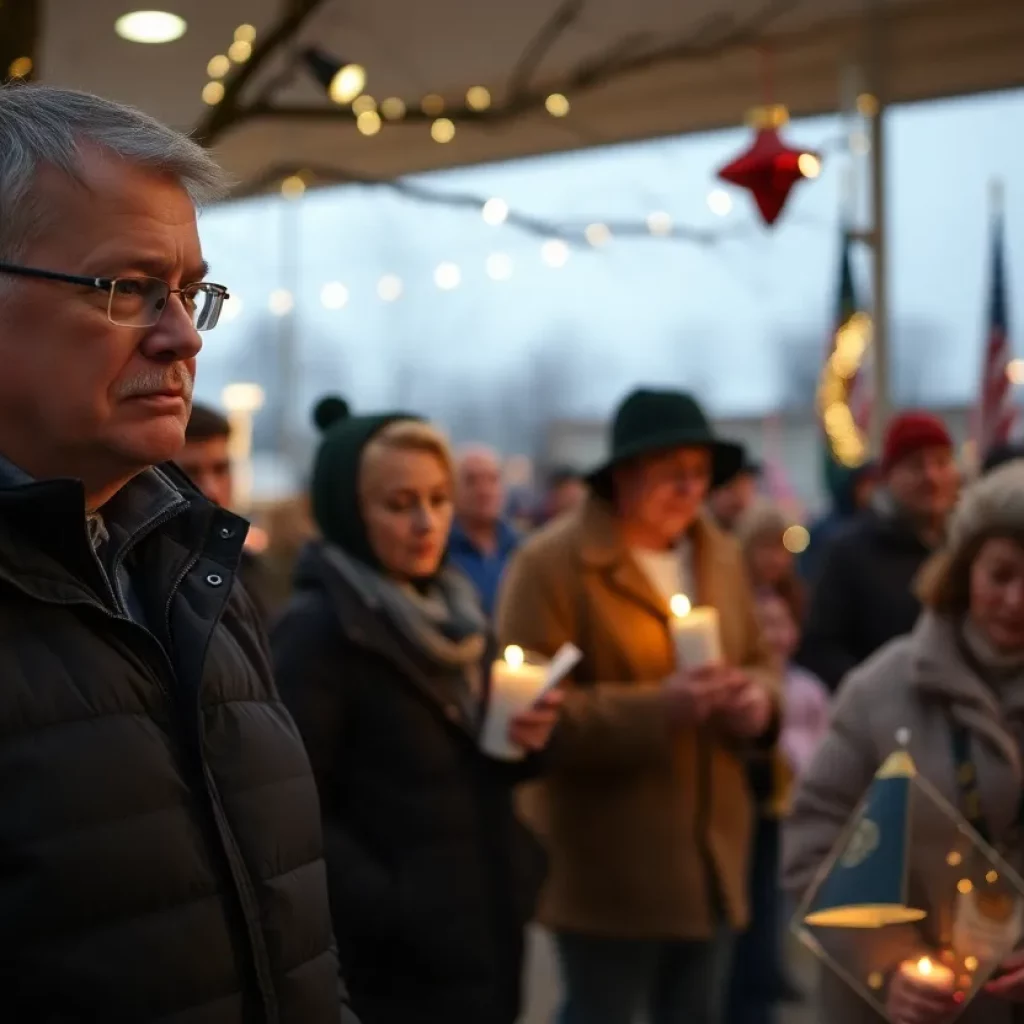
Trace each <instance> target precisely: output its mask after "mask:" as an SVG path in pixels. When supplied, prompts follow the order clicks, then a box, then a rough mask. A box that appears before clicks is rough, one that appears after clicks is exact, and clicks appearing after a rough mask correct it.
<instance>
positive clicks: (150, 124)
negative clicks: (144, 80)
mask: <svg viewBox="0 0 1024 1024" xmlns="http://www.w3.org/2000/svg"><path fill="white" fill-rule="evenodd" d="M84 145H85V146H87V145H93V146H97V147H99V148H101V149H105V150H107V151H109V152H110V153H113V154H114V155H116V156H118V157H121V158H122V159H123V160H125V161H126V162H128V163H132V164H137V165H139V166H141V167H145V168H151V169H152V170H153V171H155V172H157V173H161V174H167V175H170V176H172V177H174V178H176V179H177V180H178V181H179V182H180V183H181V186H182V188H184V189H185V191H186V192H187V193H188V195H189V197H190V198H191V199H192V201H193V203H195V205H196V206H197V207H201V206H205V205H206V204H207V203H210V202H213V201H215V200H217V199H220V198H222V197H223V196H224V195H225V194H226V192H227V190H228V186H229V181H228V178H227V176H226V174H225V173H224V171H222V170H221V168H220V167H219V166H218V165H217V163H216V162H215V161H214V159H213V158H212V157H211V156H210V154H209V153H207V152H206V150H204V149H203V148H202V147H201V146H199V145H197V144H196V143H195V142H193V141H192V140H191V139H189V138H188V137H187V136H185V135H182V134H181V133H180V132H177V131H175V130H174V129H173V128H168V127H167V126H166V125H164V124H161V123H160V122H159V121H157V120H156V119H155V118H152V117H150V116H149V115H148V114H144V113H142V111H140V110H136V109H135V108H134V107H128V106H124V105H123V104H120V103H113V102H111V101H110V100H105V99H101V98H100V97H99V96H93V95H91V94H89V93H85V92H76V91H74V90H71V89H57V88H53V87H51V86H42V85H8V86H4V87H0V259H8V260H9V259H12V258H15V257H16V256H17V254H18V252H19V250H20V249H21V248H22V247H23V246H24V245H25V244H26V243H27V242H28V241H30V240H31V238H32V235H33V232H35V231H38V230H39V227H40V222H41V220H42V219H43V217H44V216H45V210H44V209H43V208H42V205H41V204H40V203H39V202H38V200H37V199H36V197H35V196H34V195H33V185H34V183H35V179H36V176H37V174H38V172H39V169H40V168H41V167H46V166H49V167H53V168H55V169H57V170H58V171H61V172H63V173H64V174H66V175H68V177H70V178H71V179H73V180H74V181H79V182H80V181H81V180H82V174H81V167H80V163H81V151H82V147H83V146H84Z"/></svg>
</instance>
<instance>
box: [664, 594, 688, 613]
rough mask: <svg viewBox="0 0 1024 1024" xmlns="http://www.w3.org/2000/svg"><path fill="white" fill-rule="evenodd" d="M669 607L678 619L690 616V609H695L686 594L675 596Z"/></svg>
mask: <svg viewBox="0 0 1024 1024" xmlns="http://www.w3.org/2000/svg"><path fill="white" fill-rule="evenodd" d="M668 606H669V608H670V609H671V611H672V614H673V615H674V616H675V617H676V618H677V619H682V618H685V617H686V616H687V615H689V614H690V609H691V608H692V607H693V606H692V605H691V604H690V599H689V598H688V597H687V596H686V595H685V594H673V595H672V600H671V601H669V603H668Z"/></svg>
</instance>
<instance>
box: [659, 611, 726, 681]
mask: <svg viewBox="0 0 1024 1024" xmlns="http://www.w3.org/2000/svg"><path fill="white" fill-rule="evenodd" d="M669 610H670V611H671V612H672V618H671V621H670V623H669V629H670V630H671V632H672V641H673V643H674V644H675V648H676V661H677V663H678V665H679V666H680V667H681V668H688V669H700V668H704V667H706V666H707V665H714V664H716V663H718V662H720V661H721V660H722V639H721V634H720V632H719V628H718V609H717V608H712V607H711V606H710V605H703V606H698V607H697V608H694V607H693V606H692V605H691V604H690V599H689V598H688V597H687V596H686V595H685V594H676V595H674V596H673V598H672V600H671V601H669Z"/></svg>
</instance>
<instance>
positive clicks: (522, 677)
mask: <svg viewBox="0 0 1024 1024" xmlns="http://www.w3.org/2000/svg"><path fill="white" fill-rule="evenodd" d="M547 681H548V666H547V664H546V663H545V664H541V665H538V664H531V663H530V662H528V661H527V660H526V655H525V654H524V653H523V649H522V648H521V647H506V648H505V656H504V657H503V658H501V659H499V660H498V661H495V662H494V664H493V665H491V690H490V697H489V700H488V702H487V715H486V717H485V718H484V728H483V732H482V733H481V736H480V747H481V749H482V750H483V751H484V752H485V753H487V754H490V755H491V757H497V758H501V759H502V760H504V761H518V760H521V759H522V758H523V756H524V751H523V750H522V748H521V747H518V746H516V745H515V744H514V743H513V742H512V741H511V740H510V739H509V735H508V731H509V726H510V725H511V723H512V719H513V718H515V717H516V715H519V714H522V713H523V712H524V711H525V710H526V709H527V708H528V707H529V706H530V705H531V704H532V703H533V702H534V701H535V700H536V699H537V698H538V697H539V696H540V695H541V694H542V693H543V692H544V689H545V687H546V684H547Z"/></svg>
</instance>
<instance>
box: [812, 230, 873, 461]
mask: <svg viewBox="0 0 1024 1024" xmlns="http://www.w3.org/2000/svg"><path fill="white" fill-rule="evenodd" d="M851 244H852V243H851V237H850V233H849V231H846V230H844V231H843V235H842V239H841V242H840V250H839V288H838V290H837V294H836V316H835V321H834V323H835V324H836V327H835V332H834V335H833V339H832V345H831V347H830V350H829V353H828V356H827V357H826V359H825V363H824V365H823V366H822V369H821V377H820V379H819V381H818V392H817V396H816V404H817V411H818V417H819V418H820V420H821V423H822V426H823V428H824V431H825V438H826V441H827V444H828V454H829V456H830V458H831V463H832V465H834V466H835V467H842V468H843V469H855V468H856V467H858V466H860V465H862V464H863V463H864V462H865V460H866V459H867V457H868V440H869V439H868V433H867V431H868V426H869V420H870V418H871V405H872V403H871V397H872V391H873V386H874V364H873V352H874V346H873V344H872V339H873V335H874V325H873V324H872V321H871V317H870V316H868V314H867V313H864V312H862V311H861V310H860V309H859V308H858V305H859V304H858V300H857V289H856V287H855V285H854V279H853V267H852V259H851V252H850V250H851Z"/></svg>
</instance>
